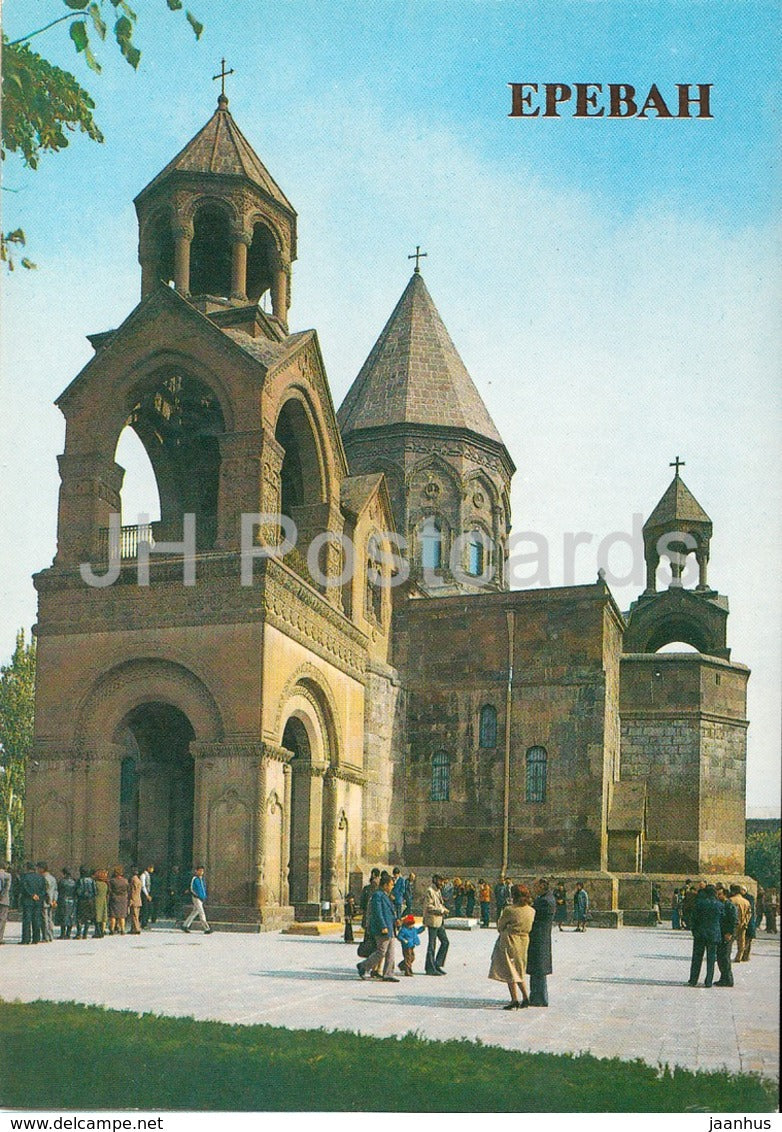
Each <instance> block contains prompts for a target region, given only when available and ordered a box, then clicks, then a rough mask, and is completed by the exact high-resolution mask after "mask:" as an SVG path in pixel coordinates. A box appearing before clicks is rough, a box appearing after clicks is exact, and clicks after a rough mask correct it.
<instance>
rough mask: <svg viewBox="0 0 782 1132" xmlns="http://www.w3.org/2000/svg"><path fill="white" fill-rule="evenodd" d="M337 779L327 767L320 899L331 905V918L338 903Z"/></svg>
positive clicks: (324, 782) (330, 768) (324, 781)
mask: <svg viewBox="0 0 782 1132" xmlns="http://www.w3.org/2000/svg"><path fill="white" fill-rule="evenodd" d="M337 791H338V785H337V778H336V775H335V773H334V769H333V767H329V769H328V770H327V771H326V774H325V776H324V779H323V835H322V836H323V877H322V879H321V899H323V900H328V901H329V903H330V904H331V910H332V918H333V915H334V912H335V909H336V908H337V904H338V901H339V884H338V882H337V814H338V809H337V801H338V794H337Z"/></svg>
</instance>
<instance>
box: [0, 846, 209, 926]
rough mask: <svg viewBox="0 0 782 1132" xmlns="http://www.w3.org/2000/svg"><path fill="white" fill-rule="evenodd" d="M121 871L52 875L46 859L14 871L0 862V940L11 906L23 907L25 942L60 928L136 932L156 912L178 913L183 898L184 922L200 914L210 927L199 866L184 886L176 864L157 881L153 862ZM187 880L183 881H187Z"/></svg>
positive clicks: (152, 920) (87, 870) (70, 871)
mask: <svg viewBox="0 0 782 1132" xmlns="http://www.w3.org/2000/svg"><path fill="white" fill-rule="evenodd" d="M129 873H130V875H129V876H126V875H125V869H124V867H123V866H122V865H115V866H114V868H112V869H111V870H110V871H109V870H108V869H106V868H103V867H101V868H97V869H90V868H88V867H87V866H86V865H82V866H81V867H80V868H79V869H78V870H74V869H71V868H68V867H67V866H66V867H63V868H62V869H61V870H60V875H59V876H55V874H54V873H53V872H51V871H50V869H49V867H48V865H47V863H46V862H45V861H39V862H38V863H37V864H34V863H33V862H31V861H29V862H28V863H27V864H26V865H25V867H24V868H23V869H20V870H18V871H12V869H11V866H10V864H9V863H8V862H5V863H4V864H3V863H0V944H1V943H3V942H4V939H3V937H4V934H5V925H6V922H7V920H8V915H9V912H10V910H11V908H16V909H18V910H19V911H20V912H21V917H22V940H21V942H22V943H23V944H36V943H51V942H52V941H53V940H54V939H55V933H56V931H57V930H58V929H59V938H60V939H77V940H83V939H87V937H88V934H89V933H90V931H91V933H92V938H93V939H102V938H104V937H105V936H107V935H109V936H114V935H125V934H128V935H140V934H141V932H142V931H144V930H145V929H149V928H151V927H152V925H153V924H154V923H155V922H156V921H157V919H158V916H159V915H160V916H171V917H174V918H178V917H179V915H180V912H181V909H182V904H183V901H184V900H185V899H189V900H190V903H191V905H192V908H191V912H190V915H189V916H188V917H187V918H186V919H184V921H183V923H182V925H181V926H182V928H183V930H184V931H189V930H190V925H191V924H192V922H193V920H194V919H195V918H196V917H198V918H199V920H200V921H201V924H202V926H203V928H204V931H205V932H210V931H211V928H210V927H209V924H208V922H207V920H206V915H205V913H204V902H205V900H206V882H205V880H204V870H203V868H202V867H201V866H198V868H197V869H195V870H194V871H193V873H192V874H191V877H190V880H189V884H187V887H186V888H183V877H182V876H181V874H180V870H179V867H178V866H176V865H174V866H172V868H171V869H170V870H169V873H168V875H167V877H166V879H165V883H164V884H163V883H161V881H160V879H159V877H158V873H157V871H156V869H155V866H154V865H147V867H146V868H139V867H133V868H132V869H130V870H129ZM185 883H187V882H185Z"/></svg>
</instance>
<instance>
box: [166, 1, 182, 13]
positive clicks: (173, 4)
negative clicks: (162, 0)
mask: <svg viewBox="0 0 782 1132" xmlns="http://www.w3.org/2000/svg"><path fill="white" fill-rule="evenodd" d="M166 3H167V4H168V6H169V8H170V9H171V11H172V12H178V11H179V9H180V8H181V7H182V0H166Z"/></svg>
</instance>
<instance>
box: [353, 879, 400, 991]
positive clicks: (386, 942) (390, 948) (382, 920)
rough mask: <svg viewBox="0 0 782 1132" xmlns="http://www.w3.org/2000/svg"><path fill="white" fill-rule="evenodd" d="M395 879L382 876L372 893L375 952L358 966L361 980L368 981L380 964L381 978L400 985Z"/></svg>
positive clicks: (370, 918)
mask: <svg viewBox="0 0 782 1132" xmlns="http://www.w3.org/2000/svg"><path fill="white" fill-rule="evenodd" d="M393 883H394V882H393V878H392V877H391V876H390V875H389V873H381V874H380V886H379V888H378V889H377V891H376V892H373V893H372V898H371V900H370V902H369V930H370V932H371V933H372V935H373V936H374V937H375V950H374V951H373V952H372V954H371V955H370V956H369V957H368V958H366V959H363V960H362V961H361V962H360V963H357V964H356V968H357V970H358V974H359V978H361V979H366V978H367V976H368V975H369V973H370V971H372V972H374V970H375V968H376V967H379V965H380V963H381V962H382V964H383V971H382V974H381V975H380V976H379V978H381V979H382V980H383V982H384V983H398V982H399V979H397V977H396V976H395V975H394V942H395V939H396V929H397V917H396V910H395V909H394V905H393V902H392V900H391V889H392V887H393Z"/></svg>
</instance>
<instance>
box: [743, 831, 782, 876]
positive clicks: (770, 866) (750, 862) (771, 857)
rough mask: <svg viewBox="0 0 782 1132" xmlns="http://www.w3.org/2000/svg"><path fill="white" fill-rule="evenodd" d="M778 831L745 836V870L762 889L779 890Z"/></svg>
mask: <svg viewBox="0 0 782 1132" xmlns="http://www.w3.org/2000/svg"><path fill="white" fill-rule="evenodd" d="M779 851H780V836H779V830H778V829H763V830H758V831H757V832H755V833H750V834H749V835H748V836H747V848H746V858H745V868H746V870H747V873H748V875H749V876H751V877H754V878H755V880H756V881H757V882H758V884H760V885H762V886H763V888H776V889H779Z"/></svg>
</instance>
